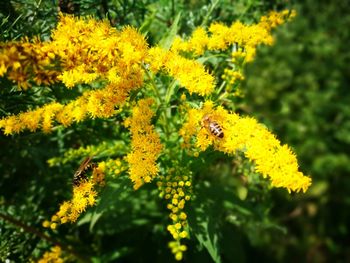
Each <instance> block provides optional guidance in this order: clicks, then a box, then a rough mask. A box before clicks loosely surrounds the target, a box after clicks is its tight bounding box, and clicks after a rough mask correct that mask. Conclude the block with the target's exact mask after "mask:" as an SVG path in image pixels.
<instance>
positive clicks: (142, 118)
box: [125, 99, 163, 189]
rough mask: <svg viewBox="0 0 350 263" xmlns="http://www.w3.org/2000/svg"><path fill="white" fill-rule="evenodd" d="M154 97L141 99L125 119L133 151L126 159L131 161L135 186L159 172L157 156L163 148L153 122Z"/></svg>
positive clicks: (130, 171)
mask: <svg viewBox="0 0 350 263" xmlns="http://www.w3.org/2000/svg"><path fill="white" fill-rule="evenodd" d="M152 103H153V100H152V99H142V100H139V102H138V104H137V106H135V107H134V108H133V111H132V113H133V115H132V117H130V118H128V119H126V120H125V126H126V127H128V128H129V129H130V133H131V152H130V153H129V154H128V155H127V157H126V160H127V162H128V163H129V174H130V179H131V180H132V182H133V183H134V188H135V189H138V188H139V187H140V186H142V185H143V184H144V183H149V182H151V181H152V180H153V178H154V177H155V176H156V175H157V173H158V170H159V168H158V166H157V163H156V161H157V158H158V156H159V154H160V153H161V150H162V148H163V146H162V144H161V143H160V138H159V135H158V134H157V133H156V132H155V130H154V126H153V125H152V124H151V118H152V117H153V115H154V112H153V111H152V109H151V105H152Z"/></svg>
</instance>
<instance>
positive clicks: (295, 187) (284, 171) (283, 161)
mask: <svg viewBox="0 0 350 263" xmlns="http://www.w3.org/2000/svg"><path fill="white" fill-rule="evenodd" d="M204 116H209V117H210V119H211V120H212V121H215V122H216V123H217V124H218V125H220V127H221V128H222V130H223V132H224V137H223V138H217V137H215V136H214V135H213V134H212V133H211V132H210V130H209V129H207V128H205V127H203V126H202V124H201V122H202V119H203V118H204ZM180 134H181V135H182V137H183V139H184V141H185V143H187V144H189V143H190V140H191V137H192V136H193V135H195V136H196V142H195V146H196V147H198V148H199V149H200V150H201V151H204V150H206V149H207V148H208V147H209V146H210V145H213V146H214V148H215V149H216V150H219V151H222V152H225V153H227V154H232V155H233V154H235V153H236V151H237V150H240V151H243V152H244V154H245V156H246V157H247V158H248V159H249V160H251V161H253V162H254V163H255V169H256V171H257V172H259V173H260V174H262V176H263V177H268V178H269V179H270V180H271V185H272V186H274V187H284V188H286V189H287V190H288V191H289V192H291V191H295V192H299V191H300V190H302V191H303V192H305V191H306V190H307V189H308V187H309V186H310V185H311V178H310V177H307V176H304V175H303V173H302V172H300V171H298V162H297V159H296V156H295V154H294V153H293V152H292V151H291V149H290V148H289V147H288V146H287V145H281V143H280V142H279V141H278V140H277V139H276V137H275V136H274V135H273V134H271V133H270V132H269V131H268V130H267V128H265V127H264V126H263V125H261V124H259V123H258V122H257V121H256V120H255V119H254V118H250V117H240V116H239V115H238V114H235V113H228V112H227V111H226V110H225V109H224V108H222V107H217V108H214V105H213V103H212V102H211V101H207V102H205V103H204V105H203V107H202V108H201V109H190V110H189V112H188V120H187V122H186V123H185V124H184V125H183V127H182V129H181V130H180Z"/></svg>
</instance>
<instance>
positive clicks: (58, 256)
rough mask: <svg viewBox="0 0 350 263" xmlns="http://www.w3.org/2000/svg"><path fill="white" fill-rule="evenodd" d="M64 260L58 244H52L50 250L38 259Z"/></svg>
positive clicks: (42, 262)
mask: <svg viewBox="0 0 350 263" xmlns="http://www.w3.org/2000/svg"><path fill="white" fill-rule="evenodd" d="M64 261H65V260H64V258H63V257H62V249H61V248H60V247H59V246H54V247H52V248H51V251H48V252H45V254H44V255H43V256H42V257H41V258H40V259H39V260H38V263H53V262H54V263H63V262H64Z"/></svg>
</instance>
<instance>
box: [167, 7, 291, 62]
mask: <svg viewBox="0 0 350 263" xmlns="http://www.w3.org/2000/svg"><path fill="white" fill-rule="evenodd" d="M294 16H295V11H293V12H290V11H289V10H284V11H282V12H275V11H272V12H270V14H269V15H268V16H263V17H262V18H261V20H260V22H259V23H258V24H253V25H244V24H243V23H241V22H239V21H238V22H234V23H233V24H232V25H231V26H226V25H224V24H222V23H217V22H215V23H212V24H211V25H210V26H209V29H208V32H206V30H205V29H204V28H201V27H200V28H197V29H196V30H194V32H193V34H192V36H191V37H190V38H189V40H187V41H186V40H183V39H181V38H180V37H177V38H176V39H175V40H174V42H173V44H172V46H171V50H172V51H173V52H176V53H178V52H181V51H184V52H193V53H194V54H195V55H197V56H201V55H203V54H204V52H205V51H206V50H211V51H214V50H221V51H222V50H226V49H227V48H228V47H230V46H231V45H236V46H238V47H240V48H241V49H242V50H244V52H245V53H246V61H251V60H252V59H253V57H254V55H255V51H256V47H257V46H258V45H259V44H266V45H271V44H272V43H273V37H272V35H271V29H272V28H274V27H276V26H277V25H280V24H282V23H284V22H285V21H286V20H287V19H288V18H289V17H294Z"/></svg>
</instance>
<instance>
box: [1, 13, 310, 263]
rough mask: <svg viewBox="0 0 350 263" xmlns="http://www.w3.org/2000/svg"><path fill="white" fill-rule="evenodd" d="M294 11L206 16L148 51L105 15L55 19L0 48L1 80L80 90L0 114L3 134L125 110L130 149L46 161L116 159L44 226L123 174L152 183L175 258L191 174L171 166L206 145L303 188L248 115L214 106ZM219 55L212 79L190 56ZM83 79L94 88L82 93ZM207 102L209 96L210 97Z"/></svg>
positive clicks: (280, 182) (87, 150)
mask: <svg viewBox="0 0 350 263" xmlns="http://www.w3.org/2000/svg"><path fill="white" fill-rule="evenodd" d="M293 16H295V12H289V11H282V12H271V13H270V14H269V15H268V16H264V17H262V18H261V19H260V21H259V23H257V24H251V25H245V24H243V23H241V22H234V23H232V25H230V26H227V25H224V24H222V23H219V22H215V23H212V24H211V25H210V26H209V27H208V29H205V28H202V27H199V28H197V29H195V30H194V32H193V33H192V36H191V37H190V38H189V39H187V40H184V39H182V38H180V37H177V38H175V39H174V41H173V43H172V45H171V47H170V49H169V50H166V49H164V48H162V47H160V46H155V47H148V46H147V43H146V41H145V38H144V36H142V35H141V34H140V33H139V32H138V31H137V30H136V29H133V28H131V27H125V28H123V29H122V30H117V29H115V28H112V27H111V26H110V25H109V24H108V23H107V22H106V21H96V20H94V19H92V18H85V19H84V18H75V17H73V16H64V15H60V18H59V23H58V25H57V28H56V29H54V30H53V32H52V40H51V41H48V42H40V41H38V40H36V41H33V42H29V41H22V42H14V43H8V44H1V49H0V76H6V77H7V78H9V79H10V80H12V81H14V82H16V83H17V85H18V87H19V88H21V89H24V90H25V89H28V88H29V87H31V86H33V85H50V84H52V83H57V82H62V83H63V84H64V85H65V86H66V87H67V88H69V89H72V88H74V87H76V86H78V85H81V84H84V86H81V87H83V88H81V89H79V90H82V93H81V94H79V95H78V96H77V97H76V98H75V99H74V100H71V101H68V102H65V103H62V102H58V101H53V102H51V103H48V104H45V105H42V106H40V107H38V108H36V109H31V110H28V111H26V112H21V113H19V114H17V115H9V116H5V117H4V118H3V119H1V120H0V129H2V130H3V132H4V134H5V135H12V134H18V133H20V132H23V131H25V130H29V131H30V132H35V131H37V130H39V129H41V130H42V131H43V132H45V133H49V132H51V131H53V130H54V128H55V126H57V125H62V126H63V127H68V126H70V125H72V124H73V123H79V122H82V121H84V120H86V119H88V118H92V119H94V118H110V117H112V116H114V115H115V114H117V113H121V112H122V111H123V110H126V112H128V111H131V113H132V115H131V116H130V117H128V118H126V119H125V122H124V125H125V127H126V128H127V129H128V131H129V134H130V138H131V140H130V146H129V148H128V147H127V146H126V144H127V143H126V142H123V144H122V145H121V144H118V143H115V144H113V143H111V144H103V143H101V144H100V145H97V146H91V147H90V146H89V147H81V148H79V149H74V150H70V151H67V152H66V154H64V155H63V156H62V157H56V158H52V159H50V160H49V164H50V166H55V165H62V164H65V163H66V162H68V161H70V160H72V159H78V158H85V157H86V156H91V155H94V154H99V153H102V152H104V153H105V154H106V152H107V153H109V154H110V155H113V156H114V157H115V156H118V158H116V159H110V160H107V161H102V162H100V163H99V164H98V167H97V168H95V169H94V170H93V172H92V175H91V176H88V177H87V178H86V180H82V181H81V182H79V183H78V184H76V185H75V186H74V187H73V193H72V198H71V200H69V201H66V202H63V203H62V204H61V205H60V208H59V210H58V212H57V213H55V215H53V216H52V218H51V221H45V222H44V223H43V225H44V227H50V228H52V229H56V227H57V225H58V224H63V223H67V222H71V223H73V222H76V221H77V219H78V218H79V216H80V215H81V214H82V213H83V212H84V211H86V209H87V208H88V207H91V206H93V205H95V204H96V202H98V192H99V189H100V187H101V186H103V185H104V183H105V174H109V175H111V178H113V179H117V177H118V176H119V175H120V174H122V173H124V172H126V171H127V172H128V175H129V177H130V180H131V181H132V183H133V187H134V189H135V190H137V189H139V188H140V187H141V186H142V185H143V184H144V183H152V182H153V181H155V182H156V184H157V187H158V191H159V195H160V197H161V198H162V199H163V200H164V201H165V202H166V207H167V209H168V211H169V218H170V221H171V223H170V224H169V225H168V226H167V230H168V231H169V233H170V235H171V237H172V241H170V242H169V247H170V249H171V251H172V253H173V254H174V256H175V259H176V260H182V259H183V257H184V251H186V250H187V246H186V245H184V244H183V241H184V239H186V238H189V237H190V229H191V228H190V226H189V224H188V221H187V212H186V209H190V204H189V201H190V200H191V199H192V194H193V192H194V189H195V188H192V182H194V181H192V178H194V177H195V176H196V175H195V174H194V173H192V172H191V171H190V169H189V168H188V167H181V165H180V163H182V161H183V159H186V158H187V159H191V158H193V157H198V155H199V152H200V151H206V150H208V149H211V150H212V149H214V150H216V151H221V152H223V153H226V154H227V155H229V156H233V155H235V154H236V152H237V151H241V152H243V154H244V155H245V157H246V158H248V159H249V160H250V161H251V162H252V163H253V164H254V167H255V168H254V169H255V171H256V172H258V173H260V174H261V175H262V176H263V177H264V178H268V179H269V180H270V181H271V185H272V186H273V187H283V188H286V189H287V190H288V192H300V191H303V192H305V191H306V190H307V189H308V187H309V186H310V185H311V178H309V177H307V176H305V175H304V174H303V173H302V172H300V171H299V168H298V163H297V159H296V156H295V154H294V153H293V152H292V151H291V149H290V148H289V147H288V146H286V145H281V143H280V142H279V140H277V139H276V137H275V136H274V135H273V134H272V133H271V132H269V131H268V129H267V128H266V127H264V126H263V125H262V124H259V123H258V122H257V121H256V120H255V119H253V118H251V117H242V116H239V115H238V114H236V113H233V112H230V111H228V110H227V108H233V107H232V105H233V104H234V103H233V102H229V103H231V105H229V106H228V107H227V108H224V107H223V106H220V105H224V104H223V103H221V102H222V100H223V99H224V98H225V96H229V95H233V96H240V95H242V92H241V91H240V89H239V85H240V82H241V81H243V80H244V78H245V76H244V75H243V69H244V65H245V64H246V63H248V62H250V61H252V60H253V59H254V57H255V55H256V50H257V47H258V46H259V45H261V44H265V45H272V44H273V42H274V39H273V36H272V29H273V28H274V27H276V26H278V25H281V24H283V23H284V22H285V21H287V20H288V19H290V18H292V17H293ZM228 50H229V51H228ZM224 52H226V53H227V54H226V57H225V54H224V55H223V57H225V58H227V59H226V60H225V63H226V64H224V65H225V66H224V68H222V71H220V73H219V74H218V75H221V76H220V77H221V78H220V77H218V78H217V79H216V78H215V73H217V72H215V70H213V72H209V71H208V69H207V68H206V65H205V64H202V63H200V62H199V61H203V60H196V59H197V58H199V57H201V56H203V57H205V56H206V54H207V53H212V54H222V53H224ZM158 75H161V76H167V78H170V79H172V82H171V83H172V84H169V85H168V87H166V88H164V87H165V86H166V85H164V83H166V81H164V83H163V82H162V81H163V80H161V78H159V79H157V78H158V77H157V76H158ZM145 76H147V77H148V79H147V78H145ZM156 80H157V81H158V80H159V81H158V82H157V81H156ZM159 83H161V85H158V84H159ZM220 83H221V84H220ZM217 84H220V86H219V85H217ZM88 85H91V87H94V88H93V89H91V90H87V87H86V86H88ZM150 87H152V89H150ZM175 87H178V88H179V89H181V88H184V90H180V92H184V93H182V95H181V96H178V95H177V94H176V92H174V90H175ZM223 87H225V89H223ZM187 93H188V94H189V95H190V96H189V97H187V96H186V94H187ZM150 94H151V95H150ZM164 94H165V97H166V98H165V99H164V98H163V95H164ZM130 95H132V96H130ZM150 96H155V97H156V99H153V98H150ZM140 97H143V99H138V98H140ZM203 97H204V98H203ZM193 98H194V99H193ZM208 98H213V100H215V98H218V99H217V100H215V102H213V101H211V100H209V99H208ZM192 99H193V101H192ZM130 105H131V106H130ZM197 105H201V106H197ZM215 105H219V106H215ZM121 106H123V108H122V107H121ZM154 109H157V113H158V112H160V115H161V117H159V116H157V114H156V112H155V110H154ZM164 120H165V121H164ZM204 120H205V121H204ZM125 133H126V132H125ZM121 138H126V137H125V136H124V137H121ZM114 139H116V140H119V142H120V140H121V139H120V138H113V140H114ZM161 140H162V141H161ZM126 141H127V140H126ZM161 142H163V143H161ZM210 146H211V147H212V148H210ZM183 148H184V151H183ZM188 149H190V150H193V151H192V152H191V151H186V150H188ZM193 152H194V153H193ZM162 153H163V154H162ZM161 154H162V155H161ZM107 155H108V154H107ZM160 157H161V158H160ZM158 159H160V160H158ZM187 159H186V160H187ZM190 161H191V160H190ZM207 161H208V164H206V165H210V163H209V162H210V160H207ZM164 164H165V166H164V167H163V165H164ZM50 253H51V254H50ZM50 253H47V254H45V255H44V257H43V258H44V259H43V260H46V261H42V262H49V260H51V258H55V257H56V258H58V257H59V256H58V255H59V253H60V251H59V248H54V249H53V250H52V252H50ZM58 262H59V261H58Z"/></svg>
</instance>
